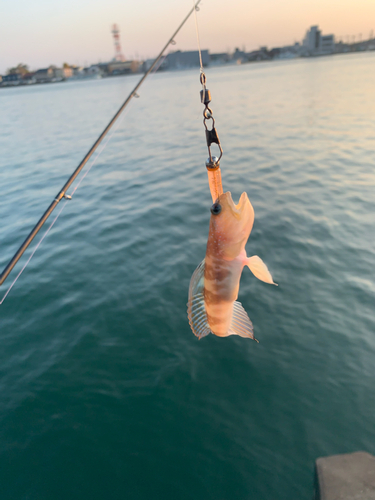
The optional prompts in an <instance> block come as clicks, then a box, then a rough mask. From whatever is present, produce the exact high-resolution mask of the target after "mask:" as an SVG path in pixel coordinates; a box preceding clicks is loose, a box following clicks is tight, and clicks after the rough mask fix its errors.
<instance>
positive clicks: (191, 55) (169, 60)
mask: <svg viewBox="0 0 375 500" xmlns="http://www.w3.org/2000/svg"><path fill="white" fill-rule="evenodd" d="M201 55H202V64H203V66H208V65H209V62H210V55H209V52H208V50H202V51H201ZM166 64H167V67H168V69H184V68H196V67H198V68H199V66H200V60H199V52H198V51H197V50H190V51H186V52H181V50H177V51H176V52H171V53H170V54H168V55H167V57H166Z"/></svg>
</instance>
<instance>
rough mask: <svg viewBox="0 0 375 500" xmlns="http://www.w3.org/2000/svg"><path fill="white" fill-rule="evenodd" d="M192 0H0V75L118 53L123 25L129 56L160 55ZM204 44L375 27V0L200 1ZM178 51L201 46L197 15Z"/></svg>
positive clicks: (223, 48)
mask: <svg viewBox="0 0 375 500" xmlns="http://www.w3.org/2000/svg"><path fill="white" fill-rule="evenodd" d="M192 5H193V1H192V0H159V1H158V2H156V1H155V0H136V1H135V0H59V1H57V0H31V1H30V0H0V74H2V73H5V72H6V70H7V68H9V67H12V66H15V65H17V64H18V63H24V64H27V65H28V66H29V67H30V69H31V70H35V69H38V68H43V67H46V66H49V65H50V64H55V65H56V66H61V65H62V64H63V63H64V62H68V63H69V64H77V65H88V64H93V63H97V62H99V61H102V62H105V61H109V60H111V59H112V58H113V57H114V45H113V39H112V35H111V26H112V24H113V23H117V24H118V25H119V27H120V37H121V45H122V51H123V53H124V55H125V57H126V58H127V59H133V58H137V59H138V58H142V59H145V58H151V57H154V56H156V55H157V54H158V53H159V52H160V50H161V48H162V47H163V45H164V44H165V43H166V41H167V40H168V38H169V37H170V36H171V35H172V34H173V32H174V31H175V30H176V28H177V26H178V25H179V24H180V23H181V21H182V19H183V18H184V17H185V15H186V14H187V12H188V11H189V9H191V8H192ZM197 16H198V26H199V34H200V41H201V48H202V49H209V50H210V52H227V51H233V50H234V49H235V47H239V48H241V49H243V48H245V49H246V51H250V50H255V49H257V48H258V47H259V46H264V45H265V46H268V47H269V48H272V47H279V46H283V45H289V44H292V43H294V42H295V41H302V39H303V37H304V35H305V33H306V30H307V29H308V28H309V27H310V26H312V25H316V24H317V25H319V27H320V29H321V30H322V32H323V34H334V35H335V36H336V37H342V36H344V37H345V36H347V35H351V36H353V35H355V36H356V39H357V40H358V37H359V34H362V38H363V39H366V38H368V37H369V34H370V31H371V30H372V29H373V30H374V33H375V0H231V1H228V0H201V4H200V11H199V12H198V13H197ZM176 42H177V44H176V45H175V46H174V47H172V48H173V49H174V50H178V49H180V50H196V49H197V37H196V32H195V23H194V17H193V16H192V17H191V18H190V19H189V21H188V22H187V23H186V25H185V26H184V28H183V29H182V31H181V32H180V34H179V35H178V36H177V37H176Z"/></svg>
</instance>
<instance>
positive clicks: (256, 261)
mask: <svg viewBox="0 0 375 500" xmlns="http://www.w3.org/2000/svg"><path fill="white" fill-rule="evenodd" d="M246 265H247V266H248V268H249V269H250V271H251V272H252V273H253V275H254V276H255V277H256V278H258V280H261V281H264V282H265V283H270V284H271V285H276V286H278V284H277V283H275V282H274V281H273V279H272V276H271V273H270V272H269V270H268V267H267V266H266V264H265V263H264V262H263V261H262V259H261V258H260V257H258V256H257V255H253V256H252V257H249V258H248V259H247V260H246Z"/></svg>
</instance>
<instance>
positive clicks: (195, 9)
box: [193, 0, 203, 73]
mask: <svg viewBox="0 0 375 500" xmlns="http://www.w3.org/2000/svg"><path fill="white" fill-rule="evenodd" d="M193 5H194V19H195V31H196V33H197V42H198V52H199V62H200V68H201V73H203V63H202V52H201V42H200V39H199V29H198V16H197V10H198V9H199V7H198V4H197V5H195V0H193Z"/></svg>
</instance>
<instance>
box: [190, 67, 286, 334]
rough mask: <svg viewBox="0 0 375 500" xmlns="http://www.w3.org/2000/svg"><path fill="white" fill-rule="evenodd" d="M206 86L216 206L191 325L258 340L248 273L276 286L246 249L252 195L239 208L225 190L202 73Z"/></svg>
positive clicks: (196, 277) (193, 295) (194, 289)
mask: <svg viewBox="0 0 375 500" xmlns="http://www.w3.org/2000/svg"><path fill="white" fill-rule="evenodd" d="M203 75H204V74H203ZM201 83H202V85H203V90H202V92H201V95H202V97H201V99H202V102H203V103H204V104H205V111H204V112H203V115H204V125H205V127H206V140H207V146H208V151H209V155H210V156H209V158H208V160H207V162H206V167H207V172H208V181H209V186H210V191H211V196H212V200H213V202H214V203H213V205H212V207H211V219H210V227H209V232H208V241H207V250H206V257H205V259H203V261H202V262H201V263H200V264H199V266H198V267H197V269H196V270H195V271H194V274H193V276H192V278H191V280H190V287H189V299H188V318H189V323H190V326H191V329H192V330H193V333H194V335H196V336H197V337H198V338H199V339H200V338H202V337H205V336H206V335H208V334H209V333H213V334H214V335H217V336H218V337H227V336H229V335H239V336H241V337H248V338H251V339H254V340H256V339H255V338H254V329H253V325H252V322H251V320H250V318H249V316H248V315H247V313H246V311H245V309H244V308H243V307H242V305H241V303H240V302H237V297H238V290H239V286H240V278H241V274H242V270H243V268H244V267H245V266H247V267H249V269H250V270H251V271H252V273H253V274H254V276H256V277H257V278H258V279H260V280H262V281H264V282H266V283H270V284H274V285H275V284H276V283H274V281H273V279H272V276H271V274H270V272H269V270H268V268H267V266H266V265H265V264H264V262H263V261H262V259H261V258H260V257H258V256H257V255H254V256H252V257H247V255H246V250H245V245H246V243H247V240H248V238H249V236H250V233H251V230H252V227H253V224H254V209H253V207H252V205H251V203H250V200H249V198H248V196H247V194H246V193H242V195H241V197H240V200H239V202H238V204H237V205H235V204H234V202H233V200H232V195H231V193H230V192H229V191H228V192H226V193H224V192H223V188H222V182H221V171H220V164H219V161H220V158H221V156H222V154H223V151H222V148H221V145H220V141H219V137H218V134H217V132H216V129H215V121H214V119H213V115H212V111H211V109H210V108H209V107H208V104H209V102H210V100H211V96H210V93H209V91H208V90H207V89H206V88H205V76H203V77H202V73H201ZM207 120H212V129H211V130H208V127H207V123H206V122H207ZM212 143H216V144H218V146H219V149H220V157H219V158H216V157H214V156H212V155H211V144H212Z"/></svg>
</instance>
